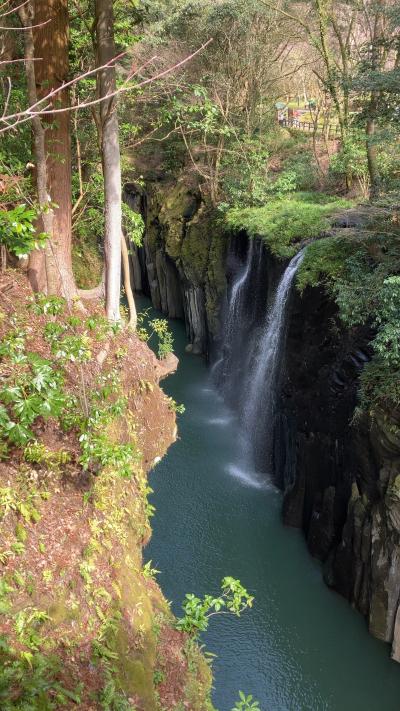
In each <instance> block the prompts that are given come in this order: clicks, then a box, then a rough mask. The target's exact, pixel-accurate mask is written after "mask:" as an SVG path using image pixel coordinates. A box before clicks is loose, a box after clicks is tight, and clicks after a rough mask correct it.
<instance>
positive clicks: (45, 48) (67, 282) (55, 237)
mask: <svg viewBox="0 0 400 711" xmlns="http://www.w3.org/2000/svg"><path fill="white" fill-rule="evenodd" d="M41 23H43V24H42V26H41V27H38V28H36V29H35V30H34V34H33V38H34V47H35V57H36V58H37V59H41V61H36V62H35V78H36V87H37V93H38V97H39V98H41V97H43V96H45V95H46V94H47V93H48V92H49V91H51V90H52V89H57V88H59V87H60V86H61V85H62V84H63V82H66V81H67V80H68V72H69V60H68V44H69V17H68V0H35V24H41ZM52 106H54V107H55V108H57V109H60V108H64V107H68V106H69V93H68V91H67V90H66V91H61V92H59V93H58V94H57V95H56V97H55V98H54V99H53V101H52ZM42 124H43V126H44V128H45V151H46V162H47V189H48V194H49V198H50V200H51V202H52V203H54V204H55V205H56V207H54V217H53V233H52V239H51V241H50V244H49V249H48V250H47V253H46V273H47V280H48V291H49V293H56V294H63V295H64V296H65V297H66V298H67V299H68V300H69V301H70V300H72V298H73V297H74V296H75V295H76V293H77V291H76V286H75V280H74V277H73V271H72V238H71V233H72V228H71V215H72V203H71V199H72V197H71V131H70V113H69V112H68V111H66V112H64V113H58V114H56V115H54V116H51V115H49V116H46V117H45V119H43V120H42Z"/></svg>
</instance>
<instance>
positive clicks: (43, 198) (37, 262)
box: [18, 2, 54, 291]
mask: <svg viewBox="0 0 400 711" xmlns="http://www.w3.org/2000/svg"><path fill="white" fill-rule="evenodd" d="M18 14H19V17H20V20H21V23H22V25H23V26H24V27H25V28H28V27H29V26H30V25H31V24H32V22H33V20H34V10H33V3H32V2H31V3H29V4H28V5H24V6H23V7H21V8H20V9H19V11H18ZM24 42H25V59H26V70H25V71H26V81H27V93H28V100H29V103H30V105H33V104H36V102H37V99H38V96H37V91H36V75H35V62H34V58H35V46H34V41H33V31H32V30H31V29H25V31H24ZM32 132H33V152H34V156H35V163H36V185H37V193H38V201H39V206H40V207H41V208H42V209H43V212H42V216H41V220H40V222H41V223H42V224H41V226H40V228H42V227H43V230H44V231H45V232H46V233H47V234H48V235H49V240H51V239H52V236H53V218H54V214H53V210H52V209H51V207H50V208H49V202H50V196H49V194H48V192H47V165H46V147H45V132H44V128H43V125H42V121H41V119H40V117H39V116H33V117H32ZM47 249H48V248H47ZM28 277H29V280H30V282H31V285H32V288H33V289H34V290H35V291H48V286H49V285H48V279H47V270H46V252H45V251H44V250H36V251H35V252H33V253H32V255H31V257H30V260H29V266H28Z"/></svg>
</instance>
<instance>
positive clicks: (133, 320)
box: [121, 232, 137, 331]
mask: <svg viewBox="0 0 400 711" xmlns="http://www.w3.org/2000/svg"><path fill="white" fill-rule="evenodd" d="M121 254H122V264H123V267H124V270H123V271H124V288H125V294H126V299H127V302H128V307H129V324H128V325H129V328H131V329H132V330H133V331H136V326H137V313H136V305H135V299H134V296H133V291H132V284H131V270H130V267H129V252H128V247H127V245H126V239H125V235H124V233H123V232H121Z"/></svg>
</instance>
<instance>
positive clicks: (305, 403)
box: [275, 288, 400, 661]
mask: <svg viewBox="0 0 400 711" xmlns="http://www.w3.org/2000/svg"><path fill="white" fill-rule="evenodd" d="M371 337H372V334H371V333H370V332H369V330H368V329H366V328H364V329H353V330H351V331H346V330H344V329H343V327H342V326H341V324H340V321H339V319H338V314H337V309H336V307H335V305H334V304H333V303H332V301H331V300H330V299H329V298H328V297H327V295H326V294H325V293H324V291H323V290H322V289H315V288H314V289H307V290H306V292H305V293H304V295H303V297H300V295H299V294H298V293H295V294H293V298H292V303H291V309H290V318H289V324H288V333H287V341H286V349H285V364H284V375H283V381H282V391H281V407H280V415H279V418H278V422H277V435H278V436H277V443H278V444H277V448H276V453H275V471H276V473H277V476H278V477H279V483H280V485H281V487H282V489H283V490H284V502H283V520H284V522H285V523H286V524H288V525H292V526H297V527H300V528H302V529H303V531H304V533H305V536H306V538H307V544H308V547H309V550H310V552H311V553H312V555H314V556H315V557H317V558H319V559H320V560H321V561H322V562H323V565H324V578H325V581H326V582H327V584H328V585H329V586H331V587H332V588H334V589H335V590H336V591H337V592H339V593H340V594H341V595H343V596H344V597H346V598H347V599H348V600H349V602H350V603H351V604H352V605H353V606H354V607H355V608H356V609H358V610H359V611H360V612H361V613H362V614H363V615H364V616H365V617H366V618H367V620H368V625H369V629H370V632H371V634H373V635H374V636H375V637H377V638H379V639H381V640H383V641H385V642H388V643H390V644H391V645H392V656H393V658H394V659H396V660H397V661H400V607H399V591H400V442H399V441H398V440H397V439H396V437H395V436H394V435H393V434H392V432H391V427H390V418H388V417H386V416H385V415H384V413H381V416H380V417H379V418H377V419H376V421H374V422H372V423H371V422H370V421H368V419H367V418H366V416H365V415H361V416H359V417H358V418H357V417H355V411H356V406H357V389H358V378H359V375H360V372H361V371H362V369H363V367H364V365H365V363H366V362H367V361H368V360H369V358H370V355H371V351H370V346H369V342H370V340H371Z"/></svg>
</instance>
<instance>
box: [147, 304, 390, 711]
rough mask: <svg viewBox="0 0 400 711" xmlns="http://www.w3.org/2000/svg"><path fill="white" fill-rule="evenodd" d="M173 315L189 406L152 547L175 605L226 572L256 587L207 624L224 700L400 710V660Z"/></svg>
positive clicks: (181, 385)
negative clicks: (251, 463)
mask: <svg viewBox="0 0 400 711" xmlns="http://www.w3.org/2000/svg"><path fill="white" fill-rule="evenodd" d="M143 305H146V306H148V302H147V301H145V300H141V303H140V306H142V307H143ZM157 315H159V314H157ZM170 325H171V328H172V330H173V331H174V336H175V350H176V353H177V355H178V356H179V358H180V366H179V369H178V372H177V374H176V375H173V376H171V377H170V378H168V379H167V380H166V381H165V382H164V384H163V387H164V390H165V391H166V392H167V393H168V394H169V395H171V396H172V397H173V398H174V399H175V400H176V401H177V402H183V403H184V404H185V406H186V412H185V414H184V415H180V416H179V433H180V439H179V440H178V442H176V443H175V444H174V445H173V446H172V447H171V448H170V450H169V452H168V454H167V456H166V457H165V458H164V459H163V461H162V462H161V463H160V464H159V465H158V466H157V467H156V469H155V470H154V472H153V473H152V474H151V479H150V481H151V485H152V487H153V488H154V490H155V493H154V495H153V497H152V503H153V504H155V506H156V508H157V512H156V515H155V518H154V519H153V522H152V523H153V537H152V540H151V543H150V545H149V546H148V548H147V550H146V559H147V560H149V559H152V561H153V564H154V567H156V568H157V569H159V570H161V571H162V572H161V574H160V576H159V582H160V584H161V587H162V589H163V591H164V594H165V595H166V597H167V598H168V599H169V600H171V601H172V603H173V604H172V607H173V609H174V611H175V613H176V614H179V613H180V603H181V601H182V599H183V598H184V596H185V594H186V593H187V592H194V593H196V594H197V595H200V596H201V595H203V594H204V593H205V592H210V593H217V592H218V589H219V584H220V581H221V579H222V578H223V577H224V576H225V575H232V576H234V577H237V578H240V580H241V581H242V583H243V584H244V585H245V586H246V587H247V588H248V589H249V591H251V593H252V594H253V595H254V596H255V604H254V608H253V609H252V610H250V611H247V612H246V613H245V614H244V615H243V617H242V618H241V619H236V618H234V619H231V618H228V617H221V618H213V620H212V623H211V626H210V629H209V631H208V632H207V634H205V635H204V636H203V641H204V642H205V643H206V645H207V649H208V650H209V651H211V652H213V653H215V654H216V655H217V658H216V660H215V662H214V675H215V691H214V696H213V700H214V704H215V706H216V708H217V709H218V710H219V711H230V709H231V708H232V706H233V702H234V701H235V699H236V698H237V696H238V693H237V692H238V690H239V689H242V690H243V691H245V692H246V693H252V694H253V695H254V696H255V697H256V698H258V699H259V701H260V706H261V709H262V711H306V710H307V711H400V665H398V664H396V663H394V662H392V661H391V660H390V658H389V648H388V646H386V645H384V644H382V643H380V642H378V641H377V640H375V639H373V638H372V637H371V636H370V635H369V634H368V632H367V628H366V625H365V621H364V619H363V618H362V617H361V615H359V614H358V613H357V612H354V611H353V610H352V609H351V608H350V606H349V605H348V604H347V602H346V601H345V600H343V599H342V598H341V597H339V596H338V595H336V594H335V593H333V592H331V591H330V590H329V589H328V588H327V587H326V586H325V585H324V583H323V581H322V578H321V571H320V567H319V565H318V564H317V563H316V562H315V561H313V560H312V558H311V557H310V556H309V554H308V552H307V550H306V547H305V544H304V541H303V538H302V535H301V534H300V533H299V532H298V531H295V530H291V529H286V528H284V527H283V526H282V524H281V522H280V507H281V495H280V494H279V493H278V492H277V491H276V490H275V489H274V488H273V487H272V486H270V485H269V484H268V482H266V481H261V482H260V480H259V479H258V478H257V476H256V475H254V474H253V473H252V472H251V471H248V468H246V466H244V465H243V464H242V463H241V461H242V457H241V446H240V442H241V438H240V431H239V428H238V425H237V422H236V420H235V418H234V417H232V415H231V413H230V412H229V410H228V409H227V408H226V406H225V405H224V403H223V402H222V400H221V398H220V397H219V396H218V394H217V393H216V392H215V390H214V389H213V387H212V385H211V383H210V378H209V372H208V370H207V368H206V365H205V363H204V361H203V360H202V359H200V358H198V357H195V356H192V355H188V354H186V353H185V350H184V349H185V345H186V339H185V333H184V328H183V325H182V324H180V323H179V322H171V324H170Z"/></svg>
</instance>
